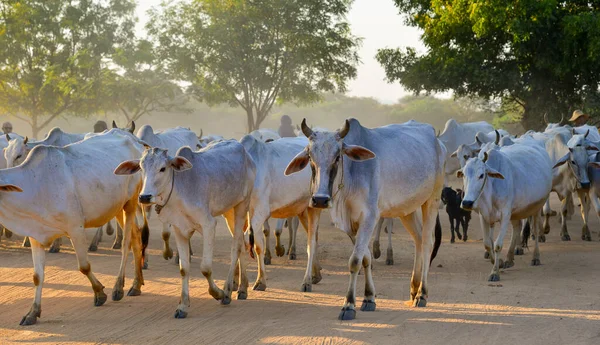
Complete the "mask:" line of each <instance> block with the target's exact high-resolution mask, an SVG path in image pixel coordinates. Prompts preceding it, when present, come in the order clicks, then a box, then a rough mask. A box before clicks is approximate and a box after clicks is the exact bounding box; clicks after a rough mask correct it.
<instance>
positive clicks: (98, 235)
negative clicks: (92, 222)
mask: <svg viewBox="0 0 600 345" xmlns="http://www.w3.org/2000/svg"><path fill="white" fill-rule="evenodd" d="M101 238H102V227H99V228H98V229H96V233H95V234H94V238H92V242H91V243H90V246H89V247H88V252H95V251H98V244H99V243H100V240H101Z"/></svg>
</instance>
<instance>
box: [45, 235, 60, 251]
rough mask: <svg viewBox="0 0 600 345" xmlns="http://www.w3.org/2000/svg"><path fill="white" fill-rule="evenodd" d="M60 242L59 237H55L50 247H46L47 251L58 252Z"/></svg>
mask: <svg viewBox="0 0 600 345" xmlns="http://www.w3.org/2000/svg"><path fill="white" fill-rule="evenodd" d="M61 242H62V240H61V237H59V238H57V239H55V240H54V242H52V245H51V246H50V249H48V253H58V252H60V243H61Z"/></svg>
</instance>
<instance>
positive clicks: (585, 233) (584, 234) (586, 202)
mask: <svg viewBox="0 0 600 345" xmlns="http://www.w3.org/2000/svg"><path fill="white" fill-rule="evenodd" d="M577 196H578V197H579V202H580V203H581V218H582V219H583V226H582V228H581V239H582V240H584V241H591V240H592V234H591V233H590V228H589V227H588V213H589V211H590V199H589V197H588V191H584V190H577Z"/></svg>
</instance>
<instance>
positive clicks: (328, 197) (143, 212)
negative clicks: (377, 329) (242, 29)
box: [0, 119, 600, 325]
mask: <svg viewBox="0 0 600 345" xmlns="http://www.w3.org/2000/svg"><path fill="white" fill-rule="evenodd" d="M134 131H135V124H131V125H130V127H129V128H117V126H116V124H115V123H114V122H113V129H110V130H107V131H104V132H102V133H88V134H68V133H64V132H63V131H61V130H60V129H58V128H55V129H52V130H51V131H50V132H49V133H48V135H47V136H46V138H45V139H44V140H41V141H33V140H28V139H27V138H22V137H21V136H18V135H15V134H10V136H9V135H6V137H3V138H0V146H2V147H3V148H4V149H3V155H2V157H1V158H0V168H1V169H0V192H2V193H0V223H2V225H3V226H4V227H5V229H4V235H5V236H7V237H9V236H11V235H12V233H11V231H14V232H16V233H17V234H20V235H23V236H27V238H29V239H30V241H27V242H30V246H31V251H32V256H33V262H34V275H33V282H34V285H35V297H34V300H33V304H32V306H31V309H30V311H29V312H28V313H27V314H26V315H25V316H24V317H23V319H22V320H21V325H31V324H34V323H36V321H37V318H38V317H40V315H41V294H42V285H43V282H44V265H45V250H44V248H45V247H51V249H50V251H51V252H56V251H58V250H59V249H60V237H62V236H68V237H69V238H70V240H71V242H72V245H73V248H74V250H75V253H76V257H77V260H78V265H79V270H80V271H81V272H82V273H83V274H84V275H86V276H87V277H88V279H89V280H90V282H91V285H92V289H93V291H94V305H96V306H100V305H102V304H104V303H105V301H106V299H107V295H106V294H105V293H104V286H103V285H102V284H101V283H100V281H98V279H97V278H96V277H95V276H94V273H93V272H92V269H91V266H90V263H89V262H88V259H87V251H88V249H89V250H91V251H93V250H95V249H96V248H97V244H98V241H99V240H100V237H101V236H102V227H103V226H104V225H105V224H108V225H110V221H111V220H112V219H113V218H115V219H116V221H117V236H116V239H115V244H114V246H113V248H115V249H118V248H120V249H121V264H120V270H119V274H118V276H117V280H116V283H115V286H114V288H113V290H112V299H113V300H114V301H118V300H121V299H122V298H123V296H124V290H123V289H124V286H125V267H126V264H127V257H128V253H129V251H130V250H131V251H133V258H134V267H135V275H134V280H133V283H132V286H131V288H130V289H129V291H128V293H127V294H128V296H136V295H139V294H140V293H141V288H142V285H144V278H143V273H142V269H143V268H145V267H146V265H147V264H148V263H147V261H146V258H145V256H146V255H145V249H146V246H147V245H148V238H149V229H148V217H150V214H151V211H152V208H154V212H155V213H156V217H158V219H159V220H160V221H161V223H162V224H163V240H164V250H163V256H164V258H166V259H169V258H171V257H172V256H173V250H172V249H171V248H170V246H169V238H170V234H171V232H173V234H174V236H175V242H176V246H177V255H178V260H177V261H176V262H179V265H180V273H181V276H182V283H181V284H182V286H181V290H182V291H181V299H180V303H179V305H178V306H177V309H176V312H175V317H176V318H185V317H186V316H187V313H188V309H189V305H190V299H189V274H190V255H191V246H190V237H191V236H192V235H193V233H194V232H195V231H199V232H200V233H201V234H202V239H203V241H202V243H203V250H202V263H201V266H200V270H201V272H202V274H203V275H204V276H205V277H206V279H207V281H208V284H209V293H210V294H211V296H213V297H214V298H215V299H217V300H219V301H221V303H222V304H229V303H230V302H231V294H232V292H233V291H237V298H238V299H246V298H247V295H248V292H247V290H248V285H249V282H248V277H247V274H246V267H247V256H246V255H245V253H246V252H247V253H248V254H250V256H251V257H252V258H255V259H256V262H257V265H258V276H257V278H256V282H255V283H254V286H253V288H254V290H265V289H266V287H267V279H266V270H265V265H266V264H267V265H268V264H270V263H271V251H270V249H269V247H270V246H269V243H270V228H269V226H268V224H269V223H268V219H269V218H271V217H272V218H278V219H279V221H278V223H277V227H276V247H275V252H276V254H277V255H278V256H283V255H284V254H285V249H284V246H283V245H282V243H281V238H280V235H281V229H282V228H283V226H284V222H285V223H286V224H287V225H288V227H289V228H290V243H289V245H288V252H287V254H288V255H289V256H290V258H291V259H295V256H296V253H295V237H296V236H295V234H296V229H297V227H298V225H299V223H301V224H302V226H303V227H304V228H305V230H306V231H307V240H308V243H307V253H308V261H307V265H306V272H305V275H304V280H303V282H302V285H301V290H302V291H305V292H310V291H311V290H312V285H313V284H317V283H318V282H319V281H320V280H321V278H322V277H321V273H320V271H321V266H320V264H319V261H318V258H317V255H316V253H317V250H318V243H317V238H318V236H317V232H318V224H319V219H320V214H321V211H322V210H324V209H327V208H328V209H329V211H330V215H331V219H332V221H333V222H334V224H335V226H336V227H337V228H339V229H341V230H342V231H344V232H345V233H346V234H348V236H349V237H350V239H351V240H352V242H353V243H354V250H353V252H352V254H351V256H350V258H349V263H348V265H349V270H350V282H349V287H348V292H347V294H346V297H345V303H344V305H343V308H342V311H341V312H340V314H339V319H341V320H351V319H354V318H355V316H356V284H357V276H358V273H359V270H360V269H361V268H362V269H363V271H364V278H365V290H364V299H363V301H362V304H361V306H360V310H362V311H374V310H375V308H376V303H375V285H374V282H373V275H372V265H371V260H372V258H373V257H375V258H378V257H379V256H380V255H381V252H380V248H379V247H380V245H379V237H380V233H381V230H382V229H386V230H385V231H386V232H387V233H388V236H390V237H389V238H390V241H389V242H388V243H389V244H388V249H387V260H386V263H387V264H393V254H392V253H393V251H392V247H391V233H392V218H399V219H400V220H401V222H402V224H403V226H404V228H405V229H406V230H407V231H408V232H409V233H410V235H411V236H412V238H413V240H414V242H415V248H416V250H415V260H414V268H413V272H412V278H411V283H410V295H411V299H412V301H413V305H414V306H415V307H424V306H426V304H427V298H428V286H427V276H428V272H429V266H430V262H431V261H432V260H433V258H434V257H435V255H436V253H437V250H438V248H439V246H440V242H441V226H440V222H439V217H438V210H439V208H440V201H443V202H444V203H445V204H446V211H447V212H448V215H449V217H450V223H451V230H452V242H454V240H455V237H454V233H455V232H456V233H457V236H458V238H459V239H464V241H466V240H467V229H468V222H469V220H470V218H471V211H475V212H477V213H478V214H479V218H480V220H481V224H482V228H483V243H484V246H485V250H486V253H485V254H486V258H489V259H490V261H491V263H492V264H493V268H492V271H491V274H490V276H489V280H490V281H497V280H499V279H500V277H499V273H500V269H501V268H509V267H511V266H513V264H514V255H515V254H516V255H522V254H523V246H525V245H526V241H527V239H528V238H529V236H530V235H532V238H534V239H535V249H534V252H533V259H532V265H539V264H540V252H539V244H538V243H539V242H544V241H545V234H547V233H548V232H549V230H550V227H549V222H548V219H549V217H550V216H551V215H552V213H553V211H552V210H551V209H550V206H549V203H548V198H549V194H550V193H551V192H556V193H557V194H558V197H559V199H560V200H561V202H562V204H561V209H560V216H561V221H562V226H561V237H562V239H563V240H565V241H567V240H569V239H570V237H569V233H568V231H567V226H566V220H567V219H568V218H569V217H571V215H572V213H573V212H574V200H573V195H574V194H576V195H577V196H578V198H579V200H580V203H581V215H582V218H583V222H584V226H583V229H582V239H583V240H588V241H589V240H591V236H590V231H589V229H588V226H587V216H588V211H589V207H590V200H591V201H592V203H593V205H594V207H595V209H596V212H597V213H598V214H600V200H599V196H600V171H599V170H598V169H597V168H600V156H598V153H599V148H600V134H599V133H598V129H597V128H596V127H592V126H581V127H575V128H573V127H569V126H566V125H563V124H562V121H561V123H555V124H548V126H547V128H546V130H545V131H544V132H533V131H529V132H527V133H525V134H524V135H522V136H520V137H518V138H517V137H515V136H511V135H510V134H509V133H508V132H506V131H503V130H494V128H493V127H492V126H491V125H489V124H488V123H486V122H474V123H463V124H460V123H457V122H456V121H454V120H449V121H448V122H447V123H446V127H445V128H444V131H443V132H442V133H441V134H438V135H436V133H435V130H434V128H433V127H432V126H430V125H428V124H422V123H418V122H416V121H409V122H406V123H404V124H393V125H388V126H383V127H378V128H372V129H369V128H365V127H363V126H362V125H361V124H360V123H359V122H358V121H357V120H355V119H349V120H346V122H345V123H344V125H343V126H342V128H341V129H339V130H337V131H329V130H326V129H320V128H310V127H309V126H307V125H306V122H305V121H303V122H302V126H301V128H299V133H298V137H296V138H280V137H279V136H278V135H277V133H276V132H274V131H271V130H266V129H264V130H258V131H254V132H252V133H250V134H249V135H246V136H244V137H243V138H242V139H241V140H239V141H237V140H225V139H224V138H223V137H221V136H216V135H211V136H202V134H201V135H200V136H199V137H198V136H197V135H196V134H195V133H194V132H192V131H191V130H189V129H186V128H182V127H177V128H173V129H168V130H164V131H154V130H153V129H152V127H150V126H148V125H145V126H143V127H142V128H140V129H139V130H138V131H137V133H136V134H134ZM454 174H456V175H457V176H458V177H459V178H462V180H463V190H458V191H454V190H452V189H450V188H449V187H445V186H446V185H447V184H448V178H449V177H450V176H451V175H454ZM151 206H154V207H151ZM218 216H223V217H224V218H225V220H226V223H227V226H228V228H229V231H230V232H231V236H232V242H231V263H230V267H229V274H228V276H227V279H226V282H225V284H224V287H223V289H221V288H219V287H218V286H217V285H216V284H215V282H214V279H213V276H212V259H213V251H214V249H215V248H214V246H215V227H216V224H217V221H216V217H218ZM542 217H544V218H545V219H544V221H543V222H542ZM461 226H462V229H463V234H462V235H461V234H460V231H459V227H461ZM510 226H512V230H513V231H512V237H511V243H510V247H509V250H508V253H507V256H506V260H505V261H503V260H501V259H500V254H501V251H502V247H503V243H504V236H505V235H506V232H507V230H508V228H509V227H510ZM494 227H499V229H500V231H499V232H498V235H497V237H496V238H495V239H494V238H492V234H493V229H494ZM531 228H532V229H533V231H532V232H533V233H532V234H530V230H529V229H531ZM9 229H10V230H9ZM85 229H97V230H96V235H95V236H94V239H93V241H92V243H91V244H90V245H89V246H88V244H87V243H86V237H85V232H84V231H85ZM259 229H263V234H262V235H259V234H258V233H256V232H255V230H259ZM112 231H113V230H112V227H110V228H107V233H108V234H109V235H110V234H111V233H112ZM374 233H375V234H374ZM372 237H375V240H374V243H373V247H372V249H371V248H369V243H370V241H371V238H372ZM24 244H25V243H24Z"/></svg>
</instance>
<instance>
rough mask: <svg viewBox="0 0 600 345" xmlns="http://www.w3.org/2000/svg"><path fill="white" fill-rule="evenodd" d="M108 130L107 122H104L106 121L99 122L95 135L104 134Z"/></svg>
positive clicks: (96, 124)
mask: <svg viewBox="0 0 600 345" xmlns="http://www.w3.org/2000/svg"><path fill="white" fill-rule="evenodd" d="M107 129H108V126H107V125H106V122H104V121H97V122H96V123H95V124H94V133H102V132H104V131H105V130H107Z"/></svg>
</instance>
